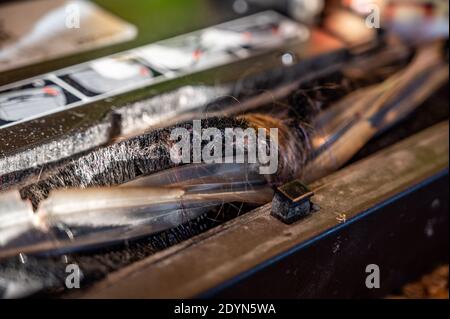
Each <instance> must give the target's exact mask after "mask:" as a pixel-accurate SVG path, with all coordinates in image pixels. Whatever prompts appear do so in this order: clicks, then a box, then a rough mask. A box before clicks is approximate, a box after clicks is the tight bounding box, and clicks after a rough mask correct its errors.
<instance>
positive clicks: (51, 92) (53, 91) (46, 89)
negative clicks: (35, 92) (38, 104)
mask: <svg viewBox="0 0 450 319" xmlns="http://www.w3.org/2000/svg"><path fill="white" fill-rule="evenodd" d="M42 91H44V93H45V94H47V95H51V96H57V95H58V91H57V90H56V89H54V88H51V87H49V86H46V87H44V88H43V89H42Z"/></svg>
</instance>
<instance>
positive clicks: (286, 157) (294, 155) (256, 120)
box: [240, 113, 312, 184]
mask: <svg viewBox="0 0 450 319" xmlns="http://www.w3.org/2000/svg"><path fill="white" fill-rule="evenodd" d="M240 118H242V119H245V121H246V122H247V125H248V126H249V127H252V128H254V129H258V128H265V129H267V130H269V129H270V128H277V129H278V144H279V145H278V151H279V154H278V170H277V173H276V174H274V175H270V176H267V179H268V180H269V182H270V183H272V184H280V183H283V182H287V181H289V180H291V179H293V178H296V177H301V175H302V170H303V168H304V166H305V165H306V162H307V161H308V159H309V157H310V153H311V149H312V148H311V144H310V136H311V134H312V129H311V127H310V126H309V125H308V124H307V123H302V122H298V121H295V120H293V119H288V120H281V119H278V118H276V117H272V116H267V115H264V114H260V113H255V114H247V115H243V116H241V117H240ZM267 135H268V134H267Z"/></svg>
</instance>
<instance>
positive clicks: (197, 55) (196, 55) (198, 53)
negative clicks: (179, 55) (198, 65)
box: [192, 49, 203, 60]
mask: <svg viewBox="0 0 450 319" xmlns="http://www.w3.org/2000/svg"><path fill="white" fill-rule="evenodd" d="M202 54H203V53H202V50H200V49H196V50H195V51H194V52H193V53H192V56H193V57H194V60H199V59H200V57H201V56H202Z"/></svg>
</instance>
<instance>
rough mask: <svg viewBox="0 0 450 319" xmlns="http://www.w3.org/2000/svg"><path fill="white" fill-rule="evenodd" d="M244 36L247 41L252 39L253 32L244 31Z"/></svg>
mask: <svg viewBox="0 0 450 319" xmlns="http://www.w3.org/2000/svg"><path fill="white" fill-rule="evenodd" d="M242 35H243V37H244V39H245V40H246V41H250V40H251V39H252V36H253V35H252V33H251V32H250V31H246V32H244V33H243V34H242Z"/></svg>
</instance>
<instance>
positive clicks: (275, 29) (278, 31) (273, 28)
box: [271, 26, 280, 35]
mask: <svg viewBox="0 0 450 319" xmlns="http://www.w3.org/2000/svg"><path fill="white" fill-rule="evenodd" d="M271 31H272V34H274V35H277V34H278V33H280V28H279V27H278V26H276V27H272V29H271Z"/></svg>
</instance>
